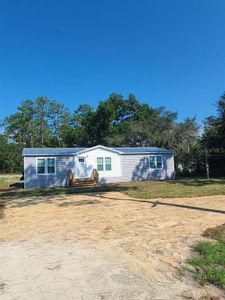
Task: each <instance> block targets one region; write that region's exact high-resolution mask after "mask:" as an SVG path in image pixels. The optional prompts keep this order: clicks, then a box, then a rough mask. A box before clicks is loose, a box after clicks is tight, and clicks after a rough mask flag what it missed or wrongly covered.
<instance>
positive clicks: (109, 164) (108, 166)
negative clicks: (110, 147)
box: [105, 157, 112, 171]
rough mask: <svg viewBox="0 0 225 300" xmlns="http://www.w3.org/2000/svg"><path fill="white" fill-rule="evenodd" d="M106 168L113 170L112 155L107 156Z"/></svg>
mask: <svg viewBox="0 0 225 300" xmlns="http://www.w3.org/2000/svg"><path fill="white" fill-rule="evenodd" d="M105 170H106V171H111V170H112V162H111V157H106V158H105Z"/></svg>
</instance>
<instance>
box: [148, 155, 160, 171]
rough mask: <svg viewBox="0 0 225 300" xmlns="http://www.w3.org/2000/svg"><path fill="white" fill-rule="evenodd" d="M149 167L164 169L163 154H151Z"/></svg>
mask: <svg viewBox="0 0 225 300" xmlns="http://www.w3.org/2000/svg"><path fill="white" fill-rule="evenodd" d="M149 167H150V169H162V168H163V159H162V155H150V157H149Z"/></svg>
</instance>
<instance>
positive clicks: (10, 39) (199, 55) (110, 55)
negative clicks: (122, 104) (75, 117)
mask: <svg viewBox="0 0 225 300" xmlns="http://www.w3.org/2000/svg"><path fill="white" fill-rule="evenodd" d="M0 4H1V9H0V103H1V108H0V119H2V118H4V117H5V116H7V115H9V114H11V113H13V112H15V111H16V107H17V106H18V105H19V103H20V101H21V100H24V99H26V98H35V97H37V96H42V95H43V96H48V97H49V98H52V99H56V100H59V101H60V102H62V103H64V104H65V105H66V106H68V107H69V108H70V109H71V110H74V109H75V108H76V107H77V106H78V105H79V104H80V103H84V102H87V103H90V104H92V105H93V106H96V105H97V103H98V101H99V100H104V99H106V98H107V96H108V95H109V94H110V93H111V92H117V93H121V94H123V95H124V96H127V95H128V93H134V94H135V95H136V96H137V98H138V99H139V100H140V101H142V102H148V103H149V104H150V105H151V106H153V107H157V106H166V108H167V109H169V110H172V111H178V112H179V119H180V120H182V119H183V118H186V117H188V116H196V117H197V120H198V121H199V122H201V121H202V120H203V119H204V118H205V117H206V116H208V115H211V114H215V107H214V106H213V102H214V101H215V100H216V99H218V97H219V96H220V95H221V94H222V93H223V92H224V91H225V18H224V15H225V1H224V0H211V1H209V0H201V1H200V0H176V1H175V0H162V1H161V0H137V1H136V0H119V1H118V0H45V1H43V0H38V1H34V0H29V1H28V0H27V1H25V0H23V1H22V0H14V1H13V0H0Z"/></svg>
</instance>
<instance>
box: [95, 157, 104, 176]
mask: <svg viewBox="0 0 225 300" xmlns="http://www.w3.org/2000/svg"><path fill="white" fill-rule="evenodd" d="M99 158H102V165H100V164H98V159H99ZM96 165H97V171H98V172H103V171H104V157H102V156H98V157H97V158H96ZM98 166H102V170H98Z"/></svg>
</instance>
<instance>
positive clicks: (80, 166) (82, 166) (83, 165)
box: [75, 157, 87, 178]
mask: <svg viewBox="0 0 225 300" xmlns="http://www.w3.org/2000/svg"><path fill="white" fill-rule="evenodd" d="M76 169H77V174H75V176H77V177H78V178H85V177H87V162H86V157H78V158H77V168H76Z"/></svg>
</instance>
